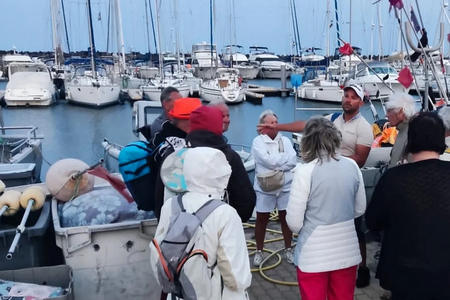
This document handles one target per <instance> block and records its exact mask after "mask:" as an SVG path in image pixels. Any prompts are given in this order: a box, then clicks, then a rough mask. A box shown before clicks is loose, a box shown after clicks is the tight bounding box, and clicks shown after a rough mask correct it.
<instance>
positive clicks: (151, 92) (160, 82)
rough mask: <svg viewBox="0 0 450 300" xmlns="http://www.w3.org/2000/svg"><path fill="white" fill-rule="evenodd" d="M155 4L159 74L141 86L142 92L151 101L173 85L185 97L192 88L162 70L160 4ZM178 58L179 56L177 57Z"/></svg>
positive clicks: (157, 99)
mask: <svg viewBox="0 0 450 300" xmlns="http://www.w3.org/2000/svg"><path fill="white" fill-rule="evenodd" d="M155 6H156V9H157V11H156V23H157V30H158V57H159V75H158V76H157V77H156V78H154V79H151V80H150V81H149V84H146V85H143V86H141V90H142V91H143V93H144V97H145V98H146V99H149V100H151V101H160V97H161V92H162V91H163V90H164V89H165V88H166V87H169V86H171V87H174V88H176V89H177V90H178V92H179V93H180V94H181V96H182V97H187V96H188V95H190V94H192V88H191V87H190V86H188V85H187V84H186V83H185V82H184V81H183V79H180V78H176V77H174V76H170V75H168V76H167V75H166V74H165V73H164V70H163V64H164V63H163V55H162V53H161V32H160V26H159V24H160V22H159V18H160V16H159V12H160V6H159V5H158V0H155ZM178 60H179V58H178Z"/></svg>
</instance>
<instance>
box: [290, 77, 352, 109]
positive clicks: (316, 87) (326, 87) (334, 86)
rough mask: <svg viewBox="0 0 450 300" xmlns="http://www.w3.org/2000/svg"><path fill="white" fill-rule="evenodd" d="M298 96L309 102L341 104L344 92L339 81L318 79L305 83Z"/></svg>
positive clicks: (299, 89) (298, 91)
mask: <svg viewBox="0 0 450 300" xmlns="http://www.w3.org/2000/svg"><path fill="white" fill-rule="evenodd" d="M297 95H298V96H299V97H300V98H303V99H307V100H315V101H324V102H335V103H340V102H341V101H342V96H343V95H344V91H343V89H342V88H341V86H340V85H339V83H338V82H337V81H334V80H325V79H319V78H316V79H312V80H308V81H307V82H304V83H303V84H302V85H301V86H300V87H299V88H298V90H297Z"/></svg>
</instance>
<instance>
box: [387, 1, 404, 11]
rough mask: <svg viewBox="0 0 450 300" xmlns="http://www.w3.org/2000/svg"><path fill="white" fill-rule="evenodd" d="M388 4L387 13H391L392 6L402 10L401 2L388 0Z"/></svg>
mask: <svg viewBox="0 0 450 300" xmlns="http://www.w3.org/2000/svg"><path fill="white" fill-rule="evenodd" d="M389 3H390V5H389V12H390V11H391V9H392V6H394V7H395V8H398V9H402V8H403V2H402V0H389Z"/></svg>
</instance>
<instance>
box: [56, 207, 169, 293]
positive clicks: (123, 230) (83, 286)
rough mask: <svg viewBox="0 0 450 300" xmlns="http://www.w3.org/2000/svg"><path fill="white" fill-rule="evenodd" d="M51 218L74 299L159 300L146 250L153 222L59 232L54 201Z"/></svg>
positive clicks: (86, 227) (153, 230)
mask: <svg viewBox="0 0 450 300" xmlns="http://www.w3.org/2000/svg"><path fill="white" fill-rule="evenodd" d="M52 214H53V224H54V227H55V237H56V244H57V245H58V246H59V247H60V248H61V249H62V250H63V253H64V258H65V262H66V264H67V265H69V266H71V267H72V269H73V281H74V289H75V291H76V294H75V297H76V299H83V300H84V299H86V300H88V299H96V300H97V299H98V300H106V299H108V300H114V299H118V300H119V299H120V300H123V299H127V298H129V299H146V300H147V299H159V296H160V288H159V287H158V286H157V285H156V284H155V282H150V278H151V276H150V266H149V264H150V256H149V247H148V245H149V242H150V241H151V239H152V238H153V236H154V234H155V230H156V226H157V221H156V219H151V220H143V221H130V222H122V223H116V224H106V225H92V226H79V227H65V228H62V227H61V225H60V220H59V216H58V209H57V201H56V200H55V199H53V200H52Z"/></svg>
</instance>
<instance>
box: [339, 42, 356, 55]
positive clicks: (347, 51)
mask: <svg viewBox="0 0 450 300" xmlns="http://www.w3.org/2000/svg"><path fill="white" fill-rule="evenodd" d="M339 52H340V53H342V54H343V55H351V54H352V53H353V48H352V46H350V44H349V43H344V46H342V47H340V48H339Z"/></svg>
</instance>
